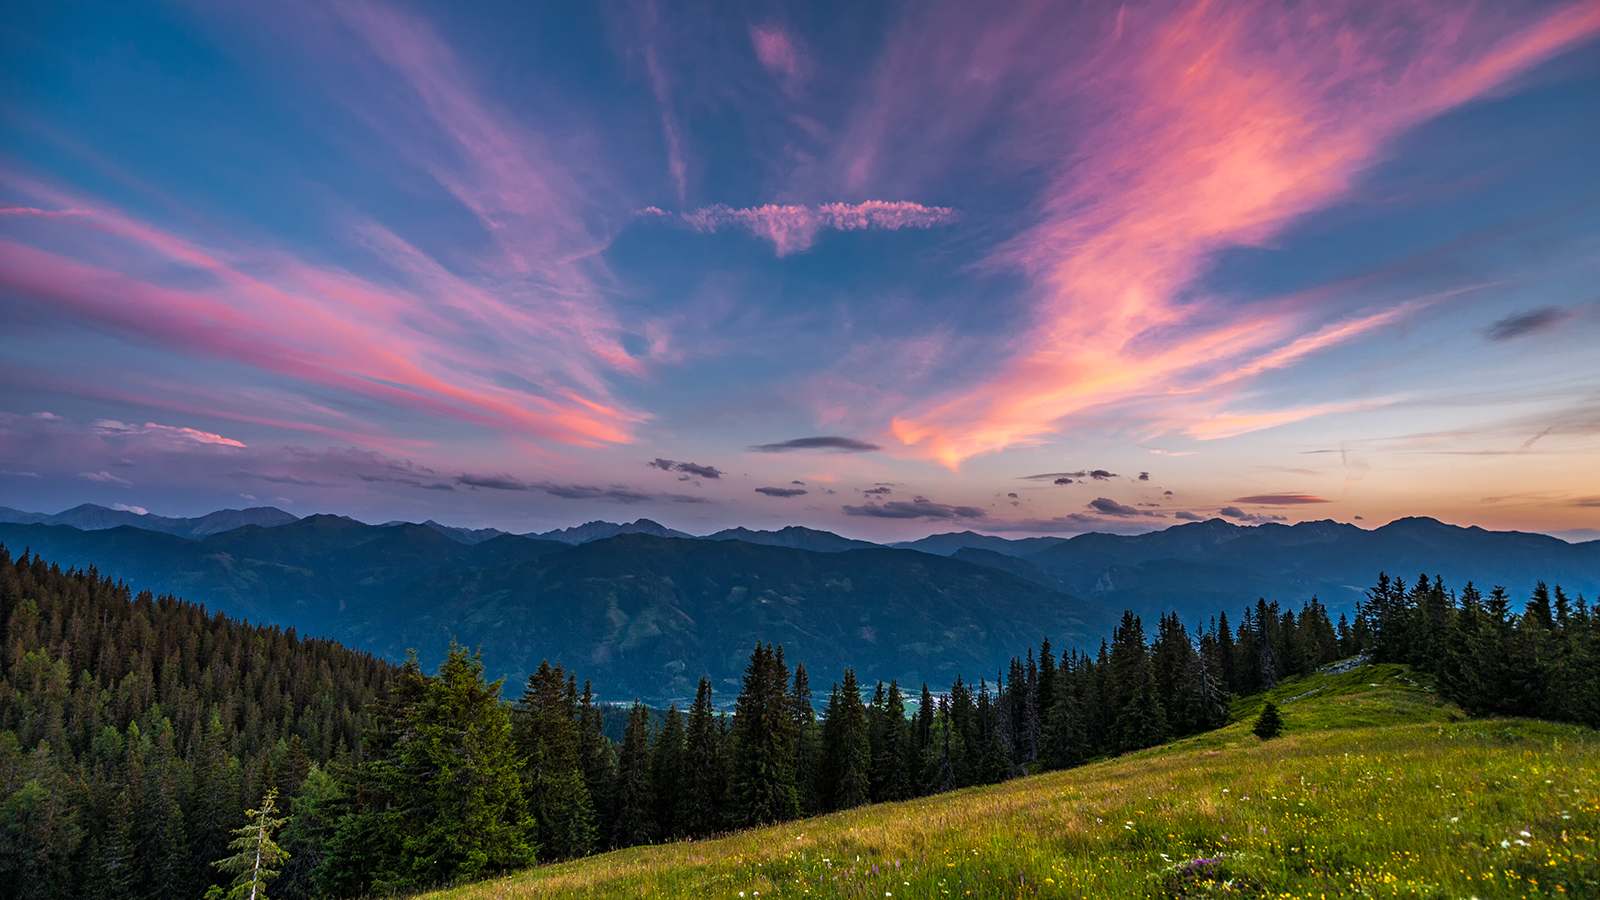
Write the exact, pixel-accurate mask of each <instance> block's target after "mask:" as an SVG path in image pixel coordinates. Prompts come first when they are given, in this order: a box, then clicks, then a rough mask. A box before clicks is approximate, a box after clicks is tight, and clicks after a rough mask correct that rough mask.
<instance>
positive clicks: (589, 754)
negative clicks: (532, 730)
mask: <svg viewBox="0 0 1600 900" xmlns="http://www.w3.org/2000/svg"><path fill="white" fill-rule="evenodd" d="M578 756H579V766H580V768H582V770H583V783H584V786H586V787H587V788H588V789H589V804H590V806H591V807H592V808H593V809H594V823H595V835H596V838H597V840H601V839H604V838H605V837H607V836H609V835H610V834H611V824H612V823H611V818H610V816H611V809H612V807H613V806H614V805H615V804H614V793H615V782H616V777H617V752H616V747H615V746H613V745H612V743H611V739H610V738H608V737H606V733H605V718H604V716H602V715H601V713H600V707H599V706H598V705H596V704H595V701H594V690H593V689H592V688H591V687H590V685H589V682H587V681H585V682H584V683H583V695H582V698H581V699H580V700H579V702H578Z"/></svg>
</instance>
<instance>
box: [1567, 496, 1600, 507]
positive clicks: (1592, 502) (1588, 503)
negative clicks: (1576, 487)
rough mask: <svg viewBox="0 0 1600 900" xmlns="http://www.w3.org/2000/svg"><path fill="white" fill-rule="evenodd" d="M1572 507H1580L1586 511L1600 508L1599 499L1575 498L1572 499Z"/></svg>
mask: <svg viewBox="0 0 1600 900" xmlns="http://www.w3.org/2000/svg"><path fill="white" fill-rule="evenodd" d="M1572 505H1573V506H1582V507H1584V508H1586V509H1587V508H1595V507H1600V497H1577V498H1574V499H1573V501H1572Z"/></svg>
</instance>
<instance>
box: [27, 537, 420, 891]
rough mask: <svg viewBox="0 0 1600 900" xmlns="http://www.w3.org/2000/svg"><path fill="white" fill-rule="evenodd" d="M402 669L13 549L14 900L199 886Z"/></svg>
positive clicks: (343, 749)
mask: <svg viewBox="0 0 1600 900" xmlns="http://www.w3.org/2000/svg"><path fill="white" fill-rule="evenodd" d="M396 671H397V669H396V667H395V666H393V665H391V664H389V663H385V662H382V661H380V660H378V659H375V658H374V657H372V656H369V655H367V654H364V653H357V652H354V651H351V650H348V649H346V648H344V647H341V646H339V645H337V644H334V643H331V642H328V641H321V640H303V639H301V638H300V637H298V636H297V635H296V634H295V633H294V632H293V631H292V630H291V631H285V630H282V629H278V628H263V627H257V626H250V625H245V624H242V623H240V622H236V621H232V620H229V619H227V618H224V617H222V616H217V615H212V614H209V613H208V612H207V611H206V610H205V609H204V608H203V607H200V606H196V605H194V604H189V603H184V602H182V601H179V600H176V599H173V598H171V597H154V596H151V595H150V594H148V593H145V594H139V595H137V596H135V595H134V594H133V593H132V592H131V591H130V590H129V589H128V587H127V586H125V585H123V584H120V583H117V582H113V581H110V580H107V579H104V578H101V577H99V575H98V574H97V573H96V572H95V571H94V570H89V571H84V572H73V571H63V570H61V569H59V568H57V567H55V566H51V565H49V564H47V563H46V562H44V561H43V560H40V559H38V558H37V557H34V556H28V555H24V556H22V557H19V558H16V559H13V558H12V557H11V556H10V554H9V553H7V552H6V551H5V550H4V549H3V548H0V797H3V798H4V800H0V897H9V896H28V895H39V896H46V895H47V896H57V897H70V896H134V897H145V896H177V897H198V896H200V895H201V894H203V893H204V892H205V890H206V888H207V887H208V886H209V885H212V884H213V883H215V882H216V881H217V880H218V877H219V876H218V874H217V872H216V871H215V870H214V869H212V867H211V862H212V861H213V860H215V859H217V858H219V857H221V856H223V855H224V854H225V852H226V845H227V842H228V833H229V831H230V829H232V828H234V827H235V826H237V825H238V823H239V822H241V821H243V820H244V816H245V810H246V808H247V807H248V806H251V805H253V804H254V802H255V801H257V800H259V799H260V798H261V796H262V795H263V794H265V793H266V792H267V790H269V789H270V788H273V787H277V788H279V789H280V792H281V793H282V794H284V796H285V797H287V796H288V795H290V794H292V793H293V792H294V791H295V790H297V789H299V788H300V786H301V785H300V782H301V781H303V780H304V778H305V777H306V776H305V773H306V772H307V771H309V769H310V767H311V764H312V763H325V762H328V761H330V760H332V759H334V758H336V757H338V756H339V755H341V754H344V753H348V752H349V751H350V750H352V749H354V748H355V746H356V744H357V742H358V740H359V738H360V735H361V731H362V728H363V720H364V717H365V715H366V712H365V711H366V709H367V707H368V706H369V705H370V704H371V703H372V701H373V700H374V699H375V698H376V697H377V696H378V695H379V694H380V692H381V691H382V690H383V688H384V685H385V684H386V683H387V682H388V681H389V679H391V678H392V677H393V675H394V673H395V672H396ZM6 747H10V748H12V749H11V750H9V751H8V750H6V749H5V748H6ZM8 759H9V760H10V761H9V762H8V761H7V760H8ZM285 802H287V800H286V801H285ZM13 886H14V887H13ZM276 887H277V890H275V891H274V895H275V896H279V897H293V896H297V895H299V894H298V893H297V891H298V890H299V889H297V888H295V887H293V886H291V884H290V883H289V880H288V876H287V875H286V876H285V879H284V880H280V882H279V883H278V885H276ZM13 891H15V893H13Z"/></svg>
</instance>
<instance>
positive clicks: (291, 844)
mask: <svg viewBox="0 0 1600 900" xmlns="http://www.w3.org/2000/svg"><path fill="white" fill-rule="evenodd" d="M343 801H344V797H343V785H341V784H340V783H339V780H338V779H337V778H335V777H334V776H333V775H332V774H331V773H330V772H329V771H328V770H327V769H325V768H323V767H321V766H318V765H313V766H312V767H311V768H310V769H309V770H308V771H307V772H306V775H305V777H304V778H303V779H301V780H300V793H299V795H298V796H296V797H295V798H294V799H293V800H292V801H291V803H290V807H289V809H290V813H291V815H290V816H289V824H288V826H287V827H286V828H284V829H283V839H282V844H283V849H284V850H285V851H286V852H287V853H288V854H289V859H288V861H287V862H285V863H284V864H283V874H282V875H280V876H279V877H278V882H277V891H276V892H277V893H278V894H279V895H280V896H284V897H311V896H320V895H324V894H327V893H330V891H327V890H324V889H321V888H319V887H318V885H317V882H316V877H317V871H318V869H319V868H320V867H321V866H322V865H323V862H324V860H326V859H327V857H328V853H329V850H330V843H331V841H332V838H333V833H334V829H335V827H337V825H338V820H337V818H336V817H337V815H338V813H339V810H340V809H341V808H342V806H343Z"/></svg>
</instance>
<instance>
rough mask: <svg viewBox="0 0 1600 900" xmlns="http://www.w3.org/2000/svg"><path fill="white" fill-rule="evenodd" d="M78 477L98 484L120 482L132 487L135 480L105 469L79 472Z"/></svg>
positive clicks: (124, 485)
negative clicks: (132, 480)
mask: <svg viewBox="0 0 1600 900" xmlns="http://www.w3.org/2000/svg"><path fill="white" fill-rule="evenodd" d="M78 477H79V478H82V479H84V480H86V481H93V482H95V483H96V484H120V485H122V486H123V487H132V486H133V482H131V481H129V480H128V479H126V478H123V477H121V476H118V475H113V474H111V473H110V472H107V471H106V470H105V469H101V470H100V471H98V472H79V473H78Z"/></svg>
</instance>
